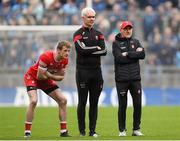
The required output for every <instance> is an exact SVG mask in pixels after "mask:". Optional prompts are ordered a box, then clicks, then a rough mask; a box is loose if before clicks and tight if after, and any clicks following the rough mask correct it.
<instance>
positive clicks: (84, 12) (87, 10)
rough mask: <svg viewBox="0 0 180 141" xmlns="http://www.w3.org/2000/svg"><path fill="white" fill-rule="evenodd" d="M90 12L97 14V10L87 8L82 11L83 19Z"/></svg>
mask: <svg viewBox="0 0 180 141" xmlns="http://www.w3.org/2000/svg"><path fill="white" fill-rule="evenodd" d="M89 11H92V12H93V13H94V14H96V12H95V10H94V9H93V8H91V7H86V8H84V9H83V10H82V11H81V17H84V16H85V15H87V13H88V12H89Z"/></svg>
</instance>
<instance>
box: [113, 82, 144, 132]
mask: <svg viewBox="0 0 180 141" xmlns="http://www.w3.org/2000/svg"><path fill="white" fill-rule="evenodd" d="M116 89H117V93H118V103H119V107H118V126H119V131H120V132H122V131H123V130H126V109H127V92H128V90H129V91H130V94H131V96H132V100H133V108H134V112H133V130H138V129H140V123H141V105H142V104H141V97H142V90H141V81H140V80H138V81H123V82H122V81H116Z"/></svg>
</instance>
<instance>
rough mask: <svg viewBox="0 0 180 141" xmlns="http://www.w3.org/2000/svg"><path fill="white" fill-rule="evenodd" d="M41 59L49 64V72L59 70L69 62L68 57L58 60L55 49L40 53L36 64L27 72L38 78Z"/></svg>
mask: <svg viewBox="0 0 180 141" xmlns="http://www.w3.org/2000/svg"><path fill="white" fill-rule="evenodd" d="M39 61H42V62H43V63H44V64H46V65H47V70H48V71H49V72H58V70H61V69H63V68H65V67H66V65H67V64H68V59H67V58H66V59H62V60H61V61H56V60H55V59H54V55H53V51H46V52H44V53H43V54H41V55H40V57H39V59H38V61H37V62H36V63H35V64H34V65H32V66H31V67H30V68H29V70H28V72H27V73H28V74H30V75H31V76H32V77H34V78H37V70H38V66H39Z"/></svg>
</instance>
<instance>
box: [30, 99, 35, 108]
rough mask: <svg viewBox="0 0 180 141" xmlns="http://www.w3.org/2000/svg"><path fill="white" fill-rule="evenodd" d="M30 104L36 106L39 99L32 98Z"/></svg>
mask: <svg viewBox="0 0 180 141" xmlns="http://www.w3.org/2000/svg"><path fill="white" fill-rule="evenodd" d="M30 104H31V105H32V106H33V107H35V106H36V105H37V99H32V100H31V101H30Z"/></svg>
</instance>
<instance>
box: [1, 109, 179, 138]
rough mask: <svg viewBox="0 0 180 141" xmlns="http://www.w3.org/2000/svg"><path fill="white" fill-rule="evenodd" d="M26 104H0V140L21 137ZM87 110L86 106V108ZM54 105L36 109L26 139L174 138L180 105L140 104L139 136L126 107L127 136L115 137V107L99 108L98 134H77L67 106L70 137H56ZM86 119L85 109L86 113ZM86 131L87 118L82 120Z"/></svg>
mask: <svg viewBox="0 0 180 141" xmlns="http://www.w3.org/2000/svg"><path fill="white" fill-rule="evenodd" d="M25 111H26V108H22V107H21V108H17V107H0V140H24V137H23V132H24V119H25ZM87 111H88V109H87ZM57 112H58V111H57V108H56V107H51V108H49V107H48V108H47V107H46V108H45V107H44V108H43V107H38V108H37V109H36V114H35V119H34V122H33V127H32V137H31V138H30V140H65V139H67V140H97V139H98V140H178V139H180V107H175V106H170V107H143V113H142V124H141V130H142V132H143V133H144V134H145V136H143V137H132V136H131V133H132V108H128V110H127V137H118V123H117V108H114V107H107V108H102V107H101V108H99V116H98V121H97V132H98V133H99V134H100V136H99V137H98V138H92V137H88V136H86V137H79V133H78V128H77V117H76V108H75V107H71V108H68V129H69V132H70V134H71V135H72V137H69V138H60V137H59V121H58V115H57ZM86 119H88V112H87V114H86ZM86 125H87V132H88V120H87V122H86Z"/></svg>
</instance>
